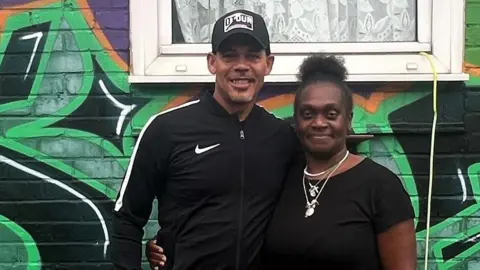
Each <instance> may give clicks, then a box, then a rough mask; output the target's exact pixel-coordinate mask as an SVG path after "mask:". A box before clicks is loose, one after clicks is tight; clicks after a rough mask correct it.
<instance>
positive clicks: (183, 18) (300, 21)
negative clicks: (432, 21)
mask: <svg viewBox="0 0 480 270" xmlns="http://www.w3.org/2000/svg"><path fill="white" fill-rule="evenodd" d="M159 1H168V0H159ZM416 1H417V0H172V3H173V4H175V7H176V10H177V18H178V22H179V25H180V29H174V31H181V35H182V36H183V39H184V41H185V43H208V42H209V41H210V36H211V33H212V29H213V24H214V23H215V20H216V19H218V18H219V17H220V16H221V15H222V14H225V13H227V12H229V11H231V10H235V9H247V10H251V11H254V12H256V13H258V14H260V15H262V16H263V17H264V18H265V22H266V24H267V26H268V29H269V32H270V37H271V42H281V43H296V42H302V43H304V42H394V41H415V40H416ZM177 28H178V27H177ZM177 34H179V33H177Z"/></svg>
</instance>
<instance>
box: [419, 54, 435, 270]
mask: <svg viewBox="0 0 480 270" xmlns="http://www.w3.org/2000/svg"><path fill="white" fill-rule="evenodd" d="M420 54H421V55H423V56H425V57H427V59H428V61H429V62H430V67H431V68H432V72H433V124H432V136H431V143H430V165H429V167H430V168H429V176H428V203H427V224H426V237H425V262H424V263H425V268H424V270H427V267H428V256H429V253H430V252H429V250H428V248H429V241H430V215H431V213H430V212H431V208H432V186H433V155H434V149H435V130H436V127H437V77H438V74H437V70H436V69H435V64H434V63H433V60H432V56H431V55H429V54H427V53H424V52H421V53H420Z"/></svg>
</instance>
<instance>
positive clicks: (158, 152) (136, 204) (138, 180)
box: [111, 117, 169, 270]
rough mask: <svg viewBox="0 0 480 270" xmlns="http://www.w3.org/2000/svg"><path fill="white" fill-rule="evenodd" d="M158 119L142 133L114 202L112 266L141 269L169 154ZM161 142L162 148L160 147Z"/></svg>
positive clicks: (152, 120)
mask: <svg viewBox="0 0 480 270" xmlns="http://www.w3.org/2000/svg"><path fill="white" fill-rule="evenodd" d="M156 121H158V119H156V118H155V117H152V118H151V119H150V120H149V121H148V122H147V124H146V125H145V127H144V128H143V130H142V132H141V133H140V136H139V138H138V141H137V143H136V145H135V148H134V151H133V154H132V157H131V159H130V162H129V165H128V169H127V172H126V174H125V178H124V180H123V182H122V186H121V188H120V191H119V194H118V197H117V201H116V203H115V209H114V211H113V225H112V234H111V235H112V236H111V261H112V264H113V269H128V270H136V269H139V270H140V269H141V258H142V243H141V241H142V238H143V235H144V231H143V227H144V226H145V225H146V223H147V222H148V218H149V217H150V214H151V210H152V203H153V200H154V198H155V195H158V193H159V189H160V188H161V185H162V184H161V182H163V180H164V179H162V178H163V176H162V171H163V170H162V168H163V167H164V166H165V165H166V163H167V161H166V160H167V158H168V155H169V147H168V140H167V139H166V136H165V135H164V134H163V133H164V132H165V129H159V128H158V126H159V125H158V124H157V125H156V124H155V122H156ZM159 143H161V144H162V147H158V145H159Z"/></svg>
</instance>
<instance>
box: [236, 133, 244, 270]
mask: <svg viewBox="0 0 480 270" xmlns="http://www.w3.org/2000/svg"><path fill="white" fill-rule="evenodd" d="M240 140H241V141H244V140H245V132H244V131H243V127H242V129H240ZM241 147H242V160H241V167H240V169H241V171H240V211H239V213H238V236H237V267H236V269H237V270H239V269H240V253H241V247H242V245H241V243H242V234H243V188H244V171H245V146H244V144H243V143H242V144H241Z"/></svg>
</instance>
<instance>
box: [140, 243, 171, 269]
mask: <svg viewBox="0 0 480 270" xmlns="http://www.w3.org/2000/svg"><path fill="white" fill-rule="evenodd" d="M145 253H146V255H147V259H148V262H149V263H150V269H155V270H158V269H161V268H162V267H164V266H165V263H166V262H167V257H166V256H165V254H164V253H163V248H162V247H160V246H157V241H156V240H149V241H148V242H147V248H146V252H145Z"/></svg>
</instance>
